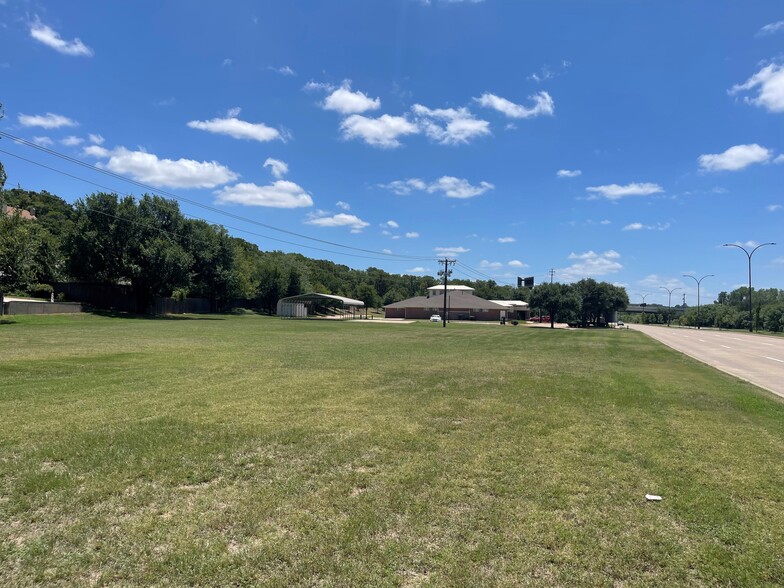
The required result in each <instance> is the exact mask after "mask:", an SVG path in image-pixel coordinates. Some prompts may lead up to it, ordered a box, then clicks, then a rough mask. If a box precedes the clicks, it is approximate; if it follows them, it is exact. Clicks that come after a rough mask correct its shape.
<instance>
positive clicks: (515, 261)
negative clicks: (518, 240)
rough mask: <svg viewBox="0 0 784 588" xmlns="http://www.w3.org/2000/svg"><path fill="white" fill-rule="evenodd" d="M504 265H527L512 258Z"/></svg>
mask: <svg viewBox="0 0 784 588" xmlns="http://www.w3.org/2000/svg"><path fill="white" fill-rule="evenodd" d="M506 265H508V266H509V267H528V264H527V263H523V262H522V261H520V260H519V259H513V260H511V261H509V262H508V263H507V264H506Z"/></svg>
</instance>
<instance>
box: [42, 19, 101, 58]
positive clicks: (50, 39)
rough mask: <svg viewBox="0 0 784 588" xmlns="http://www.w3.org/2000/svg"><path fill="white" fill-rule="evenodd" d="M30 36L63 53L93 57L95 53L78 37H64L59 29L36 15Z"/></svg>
mask: <svg viewBox="0 0 784 588" xmlns="http://www.w3.org/2000/svg"><path fill="white" fill-rule="evenodd" d="M30 36H31V37H32V38H33V39H35V40H36V41H38V42H39V43H43V44H44V45H46V46H47V47H51V48H52V49H54V50H55V51H57V52H58V53H62V54H63V55H73V56H77V57H78V56H81V57H92V55H93V50H92V49H90V48H89V47H88V46H87V45H85V44H84V43H82V41H81V40H80V39H78V38H77V39H74V40H73V41H66V40H64V39H62V38H61V37H60V34H59V33H58V32H57V31H55V30H54V29H52V28H51V27H49V26H47V25H45V24H43V23H42V22H41V21H40V20H39V19H38V17H36V19H35V22H34V23H32V24H31V25H30Z"/></svg>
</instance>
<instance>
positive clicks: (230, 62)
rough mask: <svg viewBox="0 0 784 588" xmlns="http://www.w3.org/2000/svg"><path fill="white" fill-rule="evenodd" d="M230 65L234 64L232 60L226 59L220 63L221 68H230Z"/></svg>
mask: <svg viewBox="0 0 784 588" xmlns="http://www.w3.org/2000/svg"><path fill="white" fill-rule="evenodd" d="M232 63H234V60H233V59H229V58H228V57H227V58H226V59H224V60H223V61H222V62H221V67H230V66H231V64H232Z"/></svg>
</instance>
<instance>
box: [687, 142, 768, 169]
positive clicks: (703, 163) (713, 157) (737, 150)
mask: <svg viewBox="0 0 784 588" xmlns="http://www.w3.org/2000/svg"><path fill="white" fill-rule="evenodd" d="M772 156H773V153H772V152H771V150H770V149H766V148H765V147H762V146H760V145H757V144H756V143H753V144H751V145H735V146H734V147H730V148H729V149H727V150H726V151H725V152H724V153H715V154H707V155H700V156H699V157H698V158H697V161H699V163H700V168H701V169H702V170H703V171H738V170H741V169H743V168H746V167H748V166H750V165H752V164H754V163H765V162H767V161H768V160H770V158H771V157H772Z"/></svg>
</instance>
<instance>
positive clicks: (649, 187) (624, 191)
mask: <svg viewBox="0 0 784 588" xmlns="http://www.w3.org/2000/svg"><path fill="white" fill-rule="evenodd" d="M586 190H587V191H588V192H591V193H593V194H599V195H601V196H604V197H605V198H607V199H608V200H619V199H620V198H625V197H627V196H650V195H651V194H659V193H660V192H664V189H663V188H662V187H661V186H659V184H652V183H650V182H645V183H632V184H626V185H625V186H619V185H618V184H608V185H605V186H591V187H588V188H586Z"/></svg>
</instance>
